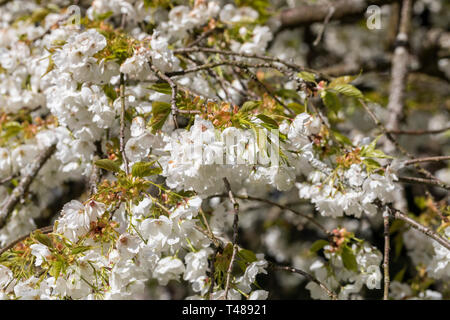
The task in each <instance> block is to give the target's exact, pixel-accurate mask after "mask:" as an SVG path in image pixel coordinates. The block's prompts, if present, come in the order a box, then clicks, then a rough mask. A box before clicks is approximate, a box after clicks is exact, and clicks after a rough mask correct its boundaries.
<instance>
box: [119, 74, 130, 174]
mask: <svg viewBox="0 0 450 320" xmlns="http://www.w3.org/2000/svg"><path fill="white" fill-rule="evenodd" d="M119 91H120V102H121V109H120V137H119V140H120V141H119V142H120V153H121V154H122V158H123V164H124V166H125V173H126V174H127V175H128V174H129V173H130V172H129V171H130V169H129V168H128V159H127V155H126V154H125V109H126V106H125V76H124V74H123V73H120V87H119Z"/></svg>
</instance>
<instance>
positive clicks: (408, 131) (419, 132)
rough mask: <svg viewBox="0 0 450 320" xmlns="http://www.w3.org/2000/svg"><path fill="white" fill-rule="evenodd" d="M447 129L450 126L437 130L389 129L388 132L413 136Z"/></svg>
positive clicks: (437, 132)
mask: <svg viewBox="0 0 450 320" xmlns="http://www.w3.org/2000/svg"><path fill="white" fill-rule="evenodd" d="M447 130H450V127H446V128H442V129H437V130H388V131H387V132H388V133H392V134H405V135H413V136H420V135H425V134H439V133H442V132H445V131H447Z"/></svg>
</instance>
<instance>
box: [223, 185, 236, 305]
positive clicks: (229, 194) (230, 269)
mask: <svg viewBox="0 0 450 320" xmlns="http://www.w3.org/2000/svg"><path fill="white" fill-rule="evenodd" d="M223 182H224V184H225V189H226V190H227V192H228V197H229V198H230V202H231V203H232V204H233V210H234V219H233V253H232V255H231V259H230V264H229V266H228V270H227V281H226V285H225V300H227V299H228V290H229V288H230V278H231V271H232V269H233V263H234V259H235V258H236V252H237V237H238V224H239V203H237V202H236V199H235V198H234V195H233V192H232V191H231V186H230V182H229V181H228V179H227V178H223Z"/></svg>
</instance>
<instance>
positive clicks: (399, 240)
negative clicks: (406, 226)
mask: <svg viewBox="0 0 450 320" xmlns="http://www.w3.org/2000/svg"><path fill="white" fill-rule="evenodd" d="M394 241H395V259H397V258H398V257H400V253H401V252H402V248H403V235H402V233H398V234H397V235H396V236H395V238H394Z"/></svg>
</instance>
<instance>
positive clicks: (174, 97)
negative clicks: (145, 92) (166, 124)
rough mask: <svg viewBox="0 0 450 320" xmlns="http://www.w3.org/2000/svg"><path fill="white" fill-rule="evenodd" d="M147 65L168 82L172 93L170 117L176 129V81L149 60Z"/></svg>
mask: <svg viewBox="0 0 450 320" xmlns="http://www.w3.org/2000/svg"><path fill="white" fill-rule="evenodd" d="M149 65H150V68H151V69H152V70H153V72H154V73H155V74H156V76H157V77H158V78H159V79H161V80H163V81H166V82H167V83H168V84H169V86H170V88H171V89H172V95H171V97H170V105H171V112H172V119H173V124H174V126H175V128H177V129H178V122H177V113H178V112H180V110H178V107H177V92H178V87H177V85H176V83H175V82H174V81H173V80H172V79H171V78H170V77H171V76H170V75H168V74H165V73H164V72H162V71H161V70H159V69H158V68H157V67H156V66H155V65H153V64H152V63H150V62H149Z"/></svg>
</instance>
